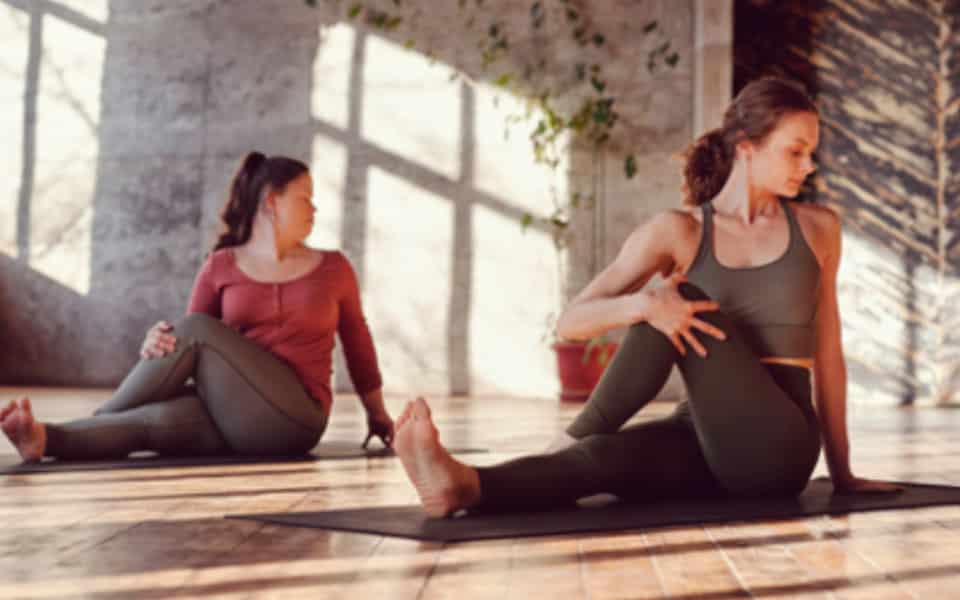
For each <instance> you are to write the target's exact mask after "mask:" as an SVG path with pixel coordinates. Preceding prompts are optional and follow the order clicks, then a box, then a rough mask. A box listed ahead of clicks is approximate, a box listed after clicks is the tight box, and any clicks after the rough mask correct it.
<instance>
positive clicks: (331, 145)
mask: <svg viewBox="0 0 960 600" xmlns="http://www.w3.org/2000/svg"><path fill="white" fill-rule="evenodd" d="M311 156H312V157H313V158H312V160H311V161H310V173H311V175H312V176H313V204H314V205H315V206H316V207H317V212H316V214H315V215H314V220H313V231H312V232H310V237H308V238H307V245H309V246H312V247H314V248H339V247H340V246H341V242H340V226H341V223H342V221H343V201H342V199H341V198H342V195H343V191H344V190H343V182H344V178H345V177H346V171H347V150H346V148H344V147H343V144H340V143H339V142H335V141H333V140H329V139H327V138H325V137H323V136H317V137H316V138H314V140H313V150H312V152H311Z"/></svg>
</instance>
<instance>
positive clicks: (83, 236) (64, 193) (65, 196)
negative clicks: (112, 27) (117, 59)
mask: <svg viewBox="0 0 960 600" xmlns="http://www.w3.org/2000/svg"><path fill="white" fill-rule="evenodd" d="M58 4H59V6H62V7H65V8H67V9H69V10H71V11H73V12H74V14H76V15H78V16H80V17H81V18H83V19H85V20H86V19H92V20H93V21H94V22H93V23H92V25H93V26H94V27H96V26H97V25H99V24H101V23H102V22H103V20H105V18H106V15H107V1H106V0H93V1H91V0H83V1H82V2H81V1H80V0H76V1H74V2H61V3H58ZM5 12H6V13H7V14H6V15H5V17H6V18H5V19H4V20H3V21H2V22H3V23H4V24H3V25H0V27H6V26H9V23H11V22H13V23H15V26H14V29H15V31H14V32H13V35H11V36H6V35H4V36H3V39H4V40H7V41H6V42H5V43H4V51H3V53H2V56H3V59H2V60H3V61H4V64H5V65H6V63H7V62H8V61H11V57H12V58H13V60H17V61H19V65H18V64H16V63H14V64H12V65H11V67H12V68H11V69H10V71H9V72H11V73H13V74H14V75H15V76H16V77H18V78H19V79H21V80H24V79H28V77H26V68H25V66H26V61H27V58H26V56H27V52H28V49H29V47H30V44H31V40H30V39H29V37H28V34H29V20H30V17H29V15H27V14H23V13H22V14H19V15H17V14H11V12H10V9H6V10H5ZM13 12H14V13H15V12H16V11H13ZM11 17H12V19H11ZM42 19H43V21H42V23H43V26H42V30H41V40H40V41H41V50H40V52H41V54H40V74H39V82H38V88H37V94H36V111H37V117H36V123H35V147H34V164H33V167H34V172H33V177H32V195H31V197H30V205H29V213H30V229H29V240H30V247H29V264H30V267H31V268H33V269H35V270H37V271H39V272H41V273H43V274H44V275H47V276H48V277H50V278H52V279H54V280H56V281H57V282H59V283H61V284H62V285H64V286H66V287H69V288H71V289H73V290H74V291H76V292H79V293H81V294H86V293H87V292H88V291H89V289H90V257H91V226H92V219H93V206H92V205H93V193H94V186H95V174H96V172H97V168H96V165H97V158H98V155H99V141H98V135H99V132H98V121H99V118H100V88H101V81H102V71H103V61H104V55H105V50H106V41H105V40H104V39H103V37H102V36H101V35H100V34H99V33H94V32H91V31H88V30H86V29H85V28H84V27H85V26H86V25H87V24H91V23H90V22H89V21H87V22H85V23H84V24H83V26H80V25H77V24H74V23H70V22H68V21H66V20H64V19H62V18H60V17H59V16H57V15H55V14H49V13H47V14H43V16H42ZM11 40H12V41H11ZM33 43H36V41H33ZM7 45H9V46H10V47H9V52H7V50H8V48H7V47H6V46H7ZM16 46H20V47H19V48H17V47H16ZM11 62H12V61H11ZM4 71H5V72H8V71H7V70H6V69H5V70H4ZM18 87H21V86H7V87H5V88H4V89H9V88H13V89H16V88H18ZM18 93H21V94H22V87H21V90H18ZM3 104H4V106H9V107H10V108H11V109H12V110H7V109H5V110H4V111H3V113H4V117H3V125H2V128H3V129H4V130H7V129H9V128H12V129H17V130H18V131H16V133H14V134H13V135H12V136H11V138H12V139H13V140H16V142H17V143H16V145H14V146H13V148H14V150H15V151H14V152H13V153H12V154H18V155H19V156H17V157H16V158H13V159H7V160H13V161H15V162H17V163H20V162H22V160H23V159H24V158H25V157H24V156H23V155H22V152H23V148H22V143H23V138H22V137H21V136H22V132H21V131H19V130H20V129H22V127H23V118H24V106H23V100H20V101H19V102H14V103H13V104H12V106H11V103H10V102H9V101H7V99H6V98H5V99H4V102H3ZM10 120H15V123H10V122H9V121H10ZM21 168H22V167H21ZM21 168H17V167H15V166H14V165H13V164H9V163H8V165H4V169H5V170H6V169H15V170H13V171H7V172H9V173H11V175H12V177H11V179H12V181H13V182H15V183H14V185H15V186H16V188H15V190H12V192H13V193H12V194H11V190H9V189H4V190H2V191H0V193H2V194H3V196H4V197H10V198H12V199H13V202H12V205H13V206H14V207H16V206H17V205H18V204H19V198H18V194H19V189H20V186H21V185H22V182H21ZM4 185H9V184H4ZM10 204H11V203H5V204H4V206H5V207H7V206H10ZM13 210H14V211H15V210H16V208H14V209H13ZM4 216H6V215H4ZM3 221H4V222H5V225H4V226H3V227H4V229H3V232H2V234H0V235H2V240H3V241H2V244H3V248H4V251H6V252H8V253H9V251H8V249H9V248H10V244H9V241H8V240H10V239H12V238H11V237H10V232H9V230H8V228H9V225H7V224H6V223H8V222H13V224H14V227H15V226H16V218H13V219H7V218H4V219H3ZM15 235H16V232H15V231H14V236H15ZM16 244H17V242H16V241H14V242H13V247H14V248H15V247H16Z"/></svg>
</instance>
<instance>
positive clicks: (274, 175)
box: [213, 152, 309, 252]
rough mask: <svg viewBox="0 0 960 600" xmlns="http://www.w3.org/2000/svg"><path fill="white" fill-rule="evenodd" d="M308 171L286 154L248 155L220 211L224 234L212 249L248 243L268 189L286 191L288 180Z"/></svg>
mask: <svg viewBox="0 0 960 600" xmlns="http://www.w3.org/2000/svg"><path fill="white" fill-rule="evenodd" d="M308 170H309V169H308V168H307V165H305V164H303V163H302V162H300V161H299V160H294V159H292V158H287V157H285V156H271V157H270V158H267V157H266V156H265V155H263V154H262V153H260V152H251V153H249V154H247V155H246V156H245V157H244V158H243V162H242V163H240V168H239V169H237V174H236V175H234V176H233V182H232V183H231V184H230V195H229V196H228V197H227V201H226V203H225V204H224V205H223V210H222V211H221V212H220V220H221V221H222V223H223V227H222V229H223V233H221V234H220V238H219V239H218V240H217V243H216V244H214V246H213V251H214V252H216V251H217V250H219V249H221V248H228V247H230V246H240V245H242V244H245V243H247V241H248V240H249V239H250V235H251V234H252V233H253V220H254V217H256V216H257V210H259V209H260V201H261V200H262V199H263V196H264V195H265V192H268V191H274V192H283V189H284V188H285V187H286V186H287V184H288V183H290V182H291V181H293V180H294V179H296V178H297V177H299V176H300V175H303V174H304V173H306V172H308Z"/></svg>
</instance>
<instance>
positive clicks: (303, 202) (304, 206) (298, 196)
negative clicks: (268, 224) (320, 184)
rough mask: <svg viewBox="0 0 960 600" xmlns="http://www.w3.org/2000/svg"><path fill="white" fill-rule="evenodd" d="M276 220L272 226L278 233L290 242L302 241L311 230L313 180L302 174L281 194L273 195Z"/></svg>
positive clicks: (313, 208) (313, 210)
mask: <svg viewBox="0 0 960 600" xmlns="http://www.w3.org/2000/svg"><path fill="white" fill-rule="evenodd" d="M275 203H276V204H275V211H276V219H275V221H274V225H275V227H276V230H277V231H278V232H279V233H282V235H283V236H284V237H286V238H287V239H291V240H301V241H302V240H304V239H306V238H307V236H308V235H310V230H312V229H313V215H314V213H315V212H316V208H315V207H314V206H313V179H312V178H311V177H310V174H309V173H304V174H302V175H300V176H298V177H297V178H296V179H293V180H292V181H291V182H290V183H288V184H287V185H286V187H285V188H284V189H283V192H282V193H279V194H276V195H275Z"/></svg>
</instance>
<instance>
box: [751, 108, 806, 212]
mask: <svg viewBox="0 0 960 600" xmlns="http://www.w3.org/2000/svg"><path fill="white" fill-rule="evenodd" d="M819 142H820V120H819V118H818V117H817V115H816V114H814V113H811V112H796V113H789V114H786V115H784V116H783V117H781V118H780V121H779V123H777V126H776V127H775V128H774V130H773V131H772V132H770V134H769V135H767V137H766V138H765V139H764V140H763V141H762V142H761V143H760V144H753V145H752V146H751V149H752V154H751V176H752V180H753V183H754V185H756V186H759V187H761V188H762V189H765V190H767V191H769V192H770V193H772V194H775V195H777V196H784V197H787V198H793V197H795V196H796V195H797V194H798V193H799V192H800V186H801V185H803V181H804V179H806V178H807V176H808V175H810V173H813V172H814V171H815V170H816V169H817V167H816V165H815V164H814V162H813V153H814V151H816V149H817V144H818V143H819Z"/></svg>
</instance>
